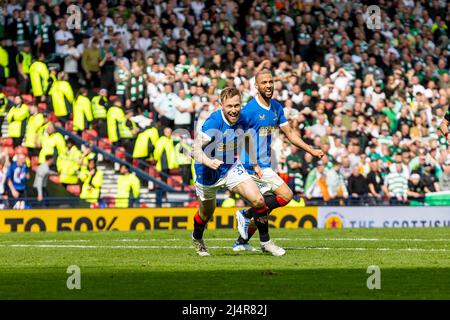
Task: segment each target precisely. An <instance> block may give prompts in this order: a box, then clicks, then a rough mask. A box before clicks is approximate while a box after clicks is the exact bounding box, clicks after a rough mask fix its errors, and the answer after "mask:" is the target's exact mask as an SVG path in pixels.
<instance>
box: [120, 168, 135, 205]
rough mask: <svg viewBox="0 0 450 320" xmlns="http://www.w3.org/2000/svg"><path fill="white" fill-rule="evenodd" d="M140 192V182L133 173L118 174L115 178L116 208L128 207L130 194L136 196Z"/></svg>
mask: <svg viewBox="0 0 450 320" xmlns="http://www.w3.org/2000/svg"><path fill="white" fill-rule="evenodd" d="M140 192H141V183H140V181H139V178H138V177H136V175H135V174H134V173H129V174H127V175H120V176H119V178H118V179H117V193H116V208H128V207H129V205H130V203H129V199H130V196H131V195H133V198H135V199H136V198H138V197H139V194H140Z"/></svg>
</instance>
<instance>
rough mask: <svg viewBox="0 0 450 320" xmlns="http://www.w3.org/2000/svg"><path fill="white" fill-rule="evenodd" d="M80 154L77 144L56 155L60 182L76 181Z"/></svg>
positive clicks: (74, 182) (72, 182)
mask: <svg viewBox="0 0 450 320" xmlns="http://www.w3.org/2000/svg"><path fill="white" fill-rule="evenodd" d="M81 156H82V153H81V151H80V149H78V148H77V146H72V148H70V150H69V151H68V152H66V153H65V154H62V155H59V156H58V160H57V162H56V167H57V169H58V172H59V173H60V175H59V181H60V182H61V183H66V184H77V183H78V170H79V169H80V165H79V164H78V160H80V158H81Z"/></svg>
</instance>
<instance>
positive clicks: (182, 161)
mask: <svg viewBox="0 0 450 320" xmlns="http://www.w3.org/2000/svg"><path fill="white" fill-rule="evenodd" d="M181 149H184V150H186V151H187V152H190V151H191V150H192V147H191V146H190V145H188V144H187V143H182V142H179V143H177V144H176V146H175V156H176V160H177V163H178V165H188V164H191V161H192V159H191V157H189V156H187V155H185V154H184V152H186V151H184V152H183V150H181Z"/></svg>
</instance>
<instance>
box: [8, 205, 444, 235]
mask: <svg viewBox="0 0 450 320" xmlns="http://www.w3.org/2000/svg"><path fill="white" fill-rule="evenodd" d="M196 211H197V209H195V208H157V209H152V208H150V209H140V208H136V209H48V210H47V209H41V210H3V211H0V232H1V233H9V232H44V231H45V232H60V231H94V232H102V231H132V230H137V231H144V230H164V229H165V230H173V229H185V230H191V229H192V227H193V223H194V221H193V219H194V214H195V212H196ZM235 211H236V208H218V209H217V210H216V212H215V214H214V218H213V219H212V221H211V222H210V223H209V224H208V226H207V228H208V229H227V228H228V229H230V228H236V219H235ZM269 223H270V227H271V228H287V229H297V228H376V227H381V228H383V227H384V228H396V227H450V207H304V208H279V209H276V210H274V211H273V212H272V213H271V214H270V216H269Z"/></svg>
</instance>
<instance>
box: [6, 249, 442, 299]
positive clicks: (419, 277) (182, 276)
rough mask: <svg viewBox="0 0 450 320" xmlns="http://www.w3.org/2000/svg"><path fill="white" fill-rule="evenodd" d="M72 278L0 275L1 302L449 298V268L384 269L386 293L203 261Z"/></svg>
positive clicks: (318, 272)
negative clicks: (213, 266) (191, 267)
mask: <svg viewBox="0 0 450 320" xmlns="http://www.w3.org/2000/svg"><path fill="white" fill-rule="evenodd" d="M230 255H232V254H230ZM248 258H249V259H251V258H252V256H248ZM274 259H278V258H275V257H274ZM205 263H206V262H205ZM206 264H207V263H206ZM300 265H301V264H300ZM172 267H173V266H172ZM291 267H292V266H291ZM55 269H58V270H55ZM68 276H69V275H68V274H66V273H65V270H59V268H42V269H32V270H30V271H28V272H21V273H13V272H8V273H5V272H0V299H247V300H248V299H252V300H257V299H450V291H449V290H448V288H450V268H436V269H432V268H423V269H381V290H369V289H368V288H367V278H368V277H369V276H370V275H369V274H367V273H366V269H300V268H299V269H280V268H279V267H278V268H277V267H270V266H268V267H266V268H264V267H262V266H260V265H258V264H257V263H256V262H255V267H254V269H253V270H248V269H246V270H240V269H239V265H236V267H235V268H234V269H232V270H230V269H226V270H210V269H208V268H207V266H206V265H202V264H201V261H200V260H199V267H198V271H178V272H175V271H153V270H151V269H149V268H145V267H141V269H138V268H136V269H132V270H124V269H111V268H104V269H103V270H102V272H98V271H95V272H94V271H89V270H87V271H83V272H82V274H81V290H69V289H67V287H66V281H67V277H68Z"/></svg>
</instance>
